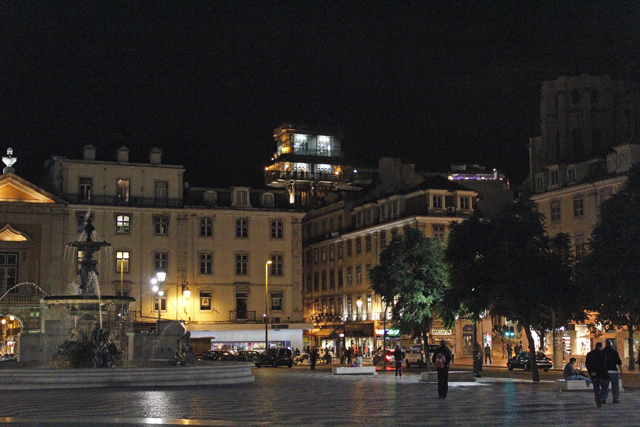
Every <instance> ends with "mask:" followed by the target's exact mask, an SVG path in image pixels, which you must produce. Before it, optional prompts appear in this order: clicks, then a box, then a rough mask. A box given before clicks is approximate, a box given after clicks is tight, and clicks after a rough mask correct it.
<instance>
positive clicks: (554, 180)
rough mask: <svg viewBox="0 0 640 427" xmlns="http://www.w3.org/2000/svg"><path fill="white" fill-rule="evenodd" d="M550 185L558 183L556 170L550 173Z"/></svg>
mask: <svg viewBox="0 0 640 427" xmlns="http://www.w3.org/2000/svg"><path fill="white" fill-rule="evenodd" d="M550 179H551V185H558V184H559V183H560V176H559V174H558V171H557V170H554V171H551V178H550Z"/></svg>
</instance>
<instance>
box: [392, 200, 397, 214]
mask: <svg viewBox="0 0 640 427" xmlns="http://www.w3.org/2000/svg"><path fill="white" fill-rule="evenodd" d="M391 216H393V217H396V216H398V201H397V200H394V201H393V202H392V203H391Z"/></svg>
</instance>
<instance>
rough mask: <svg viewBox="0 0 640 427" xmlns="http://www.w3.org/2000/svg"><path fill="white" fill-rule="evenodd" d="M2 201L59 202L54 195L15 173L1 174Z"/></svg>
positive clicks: (0, 199) (0, 189) (0, 195)
mask: <svg viewBox="0 0 640 427" xmlns="http://www.w3.org/2000/svg"><path fill="white" fill-rule="evenodd" d="M0 202H17V203H58V202H57V201H56V200H55V197H54V196H53V195H51V194H49V193H48V192H46V191H44V190H43V189H41V188H39V187H37V186H35V185H33V184H31V183H30V182H29V181H26V180H24V179H22V178H20V177H19V176H17V175H15V174H13V173H5V174H3V175H0Z"/></svg>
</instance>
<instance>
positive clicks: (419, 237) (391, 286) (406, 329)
mask: <svg viewBox="0 0 640 427" xmlns="http://www.w3.org/2000/svg"><path fill="white" fill-rule="evenodd" d="M370 278H371V289H373V291H374V292H375V293H376V294H378V295H380V296H381V298H382V300H383V302H384V303H385V304H387V305H388V307H389V308H390V309H391V319H392V321H393V324H394V326H395V327H397V328H398V329H399V330H400V332H401V333H402V334H407V335H414V336H421V337H422V339H423V343H424V344H426V343H427V340H426V336H427V334H428V333H429V331H430V328H431V324H432V320H433V308H434V307H435V305H436V303H437V302H438V301H440V299H441V298H442V295H443V293H444V290H445V287H446V286H447V269H446V265H445V263H444V247H443V245H442V243H441V242H440V241H439V240H434V239H430V238H427V237H425V235H424V233H423V232H422V231H421V230H419V229H418V228H409V229H408V230H407V232H406V233H405V234H404V235H397V236H395V237H394V238H393V240H392V241H391V243H390V244H389V246H387V247H386V248H385V249H384V251H382V253H381V254H380V263H379V264H378V265H377V266H375V267H374V268H373V269H372V270H371V277H370ZM424 348H425V349H426V346H425V347H424ZM427 363H428V362H427Z"/></svg>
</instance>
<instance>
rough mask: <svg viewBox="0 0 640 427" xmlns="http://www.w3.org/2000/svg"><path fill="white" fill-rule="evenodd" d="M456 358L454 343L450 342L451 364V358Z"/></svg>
mask: <svg viewBox="0 0 640 427" xmlns="http://www.w3.org/2000/svg"><path fill="white" fill-rule="evenodd" d="M455 358H456V345H455V344H451V364H452V365H453V360H454V359H455Z"/></svg>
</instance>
